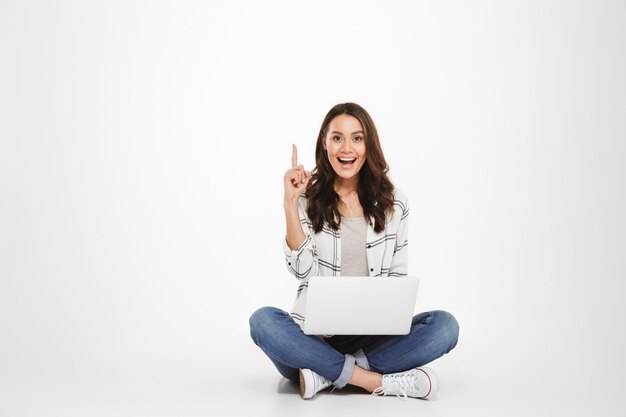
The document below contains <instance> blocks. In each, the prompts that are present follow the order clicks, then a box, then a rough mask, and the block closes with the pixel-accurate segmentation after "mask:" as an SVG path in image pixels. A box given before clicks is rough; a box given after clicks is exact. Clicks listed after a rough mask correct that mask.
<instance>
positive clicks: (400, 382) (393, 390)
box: [371, 375, 416, 400]
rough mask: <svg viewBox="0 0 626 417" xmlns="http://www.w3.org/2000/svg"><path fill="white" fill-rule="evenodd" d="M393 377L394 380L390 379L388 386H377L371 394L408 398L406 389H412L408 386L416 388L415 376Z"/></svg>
mask: <svg viewBox="0 0 626 417" xmlns="http://www.w3.org/2000/svg"><path fill="white" fill-rule="evenodd" d="M393 378H394V380H393V381H389V384H388V385H387V386H386V387H384V386H380V387H378V388H376V389H375V390H374V391H373V392H372V394H371V395H383V396H385V395H396V396H398V397H400V396H402V397H403V399H404V400H406V399H408V396H407V395H406V389H410V388H408V387H413V389H416V388H415V385H414V379H415V378H413V377H410V376H409V375H398V376H394V377H393ZM392 384H393V385H392ZM405 388H406V389H405Z"/></svg>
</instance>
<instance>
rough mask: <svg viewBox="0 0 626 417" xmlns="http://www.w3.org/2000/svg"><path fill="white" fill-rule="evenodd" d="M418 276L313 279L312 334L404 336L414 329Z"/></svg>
mask: <svg viewBox="0 0 626 417" xmlns="http://www.w3.org/2000/svg"><path fill="white" fill-rule="evenodd" d="M418 285H419V278H418V277H322V276H315V277H311V278H309V286H308V290H307V298H306V307H305V321H304V324H303V327H302V330H303V331H304V333H305V334H308V335H404V334H408V333H409V331H410V330H411V322H412V319H413V313H414V311H415V301H416V299H417V288H418Z"/></svg>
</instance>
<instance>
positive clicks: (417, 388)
mask: <svg viewBox="0 0 626 417" xmlns="http://www.w3.org/2000/svg"><path fill="white" fill-rule="evenodd" d="M437 391H439V381H438V379H437V374H435V372H434V371H433V370H432V369H430V368H427V367H425V366H424V367H421V368H415V369H411V370H409V371H405V372H398V373H396V374H387V375H383V384H382V386H380V387H378V388H376V390H374V392H372V395H397V396H403V397H404V398H407V397H413V398H419V399H422V400H426V399H434V398H435V396H436V395H437Z"/></svg>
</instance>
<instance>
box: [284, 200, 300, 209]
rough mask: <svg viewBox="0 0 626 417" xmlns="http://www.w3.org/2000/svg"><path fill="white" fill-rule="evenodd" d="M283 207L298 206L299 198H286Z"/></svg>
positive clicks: (291, 207)
mask: <svg viewBox="0 0 626 417" xmlns="http://www.w3.org/2000/svg"><path fill="white" fill-rule="evenodd" d="M283 207H285V209H293V208H296V209H297V208H298V198H295V199H293V198H292V199H289V198H285V199H284V200H283Z"/></svg>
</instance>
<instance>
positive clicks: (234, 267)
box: [0, 0, 626, 415]
mask: <svg viewBox="0 0 626 417" xmlns="http://www.w3.org/2000/svg"><path fill="white" fill-rule="evenodd" d="M625 21H626V4H625V3H624V2H623V1H547V2H543V1H509V2H499V1H479V2H463V1H451V2H408V1H407V2H394V1H392V2H385V3H384V4H383V3H379V2H373V1H368V2H363V1H347V2H341V3H336V2H331V1H322V2H314V3H298V2H290V1H272V2H248V1H241V2H226V1H223V2H194V1H177V2H173V1H172V2H169V1H157V2H151V1H140V0H135V1H129V2H127V1H116V2H98V1H86V2H83V1H56V2H46V1H33V2H18V1H7V0H3V1H0V413H1V412H2V409H3V407H5V412H8V410H10V411H12V413H13V415H16V414H19V413H18V412H17V411H19V410H20V409H21V408H20V407H22V406H24V404H26V403H27V398H28V395H27V394H26V393H25V392H26V391H25V390H26V389H27V388H26V387H29V388H28V389H31V388H32V387H36V386H38V384H41V386H44V385H45V384H50V383H52V384H62V383H63V382H62V381H65V380H78V381H84V382H85V384H88V383H89V382H90V381H91V380H92V379H94V378H112V380H115V379H116V378H126V377H128V378H130V377H131V376H132V375H149V376H153V377H154V378H157V379H158V378H164V379H166V378H170V377H172V376H173V375H174V376H175V375H178V376H179V377H185V376H190V375H191V376H196V377H198V378H200V377H201V375H206V374H209V373H214V372H216V370H228V371H229V372H236V373H238V375H240V377H241V378H246V377H247V375H248V373H247V372H246V367H245V366H243V365H240V363H241V358H246V357H248V358H250V357H253V358H254V360H255V361H257V360H258V361H264V360H265V359H264V358H263V357H262V354H261V353H260V351H258V349H256V347H254V346H253V345H252V343H251V341H250V340H249V337H248V327H247V319H248V316H249V315H250V314H251V313H252V311H254V309H256V308H257V307H260V306H262V305H276V306H279V307H282V308H285V309H288V308H289V307H290V306H291V302H292V299H293V296H294V294H295V289H296V285H297V283H296V282H295V280H294V279H293V278H291V277H290V276H289V275H288V273H287V271H286V269H285V267H284V264H283V257H282V252H281V241H282V239H283V234H284V224H283V223H284V219H283V213H282V175H283V173H284V171H285V170H286V169H287V168H289V163H290V151H291V148H290V147H291V143H296V144H297V145H298V147H299V150H300V159H301V161H302V162H303V163H304V164H305V166H306V167H307V168H308V169H311V168H312V167H313V162H314V155H313V152H314V144H315V136H316V134H317V130H318V129H319V125H320V123H321V121H322V118H323V116H324V115H325V113H326V112H327V111H328V109H329V108H330V107H331V106H332V105H334V104H336V103H338V102H342V101H355V102H357V103H360V104H361V105H363V106H364V107H365V108H366V109H368V110H369V112H370V113H371V115H372V117H373V118H374V121H375V122H376V123H377V126H378V128H379V131H380V136H381V140H382V144H383V149H384V151H385V154H386V156H387V160H388V162H389V164H390V166H391V177H392V180H393V181H394V182H395V183H396V185H397V186H399V187H401V188H402V189H403V190H404V191H405V192H406V193H407V194H408V196H409V199H410V203H411V217H410V245H409V247H410V264H409V265H410V272H411V273H412V274H415V275H419V276H421V277H422V287H421V292H420V295H419V298H418V300H419V303H418V304H419V305H418V309H419V310H423V309H431V308H442V309H447V310H449V311H451V312H453V313H454V314H455V315H456V316H457V318H458V320H459V322H460V323H461V339H460V343H459V347H458V349H457V351H456V352H455V355H453V356H450V359H449V360H446V361H441V363H440V367H441V369H443V371H445V370H446V369H454V374H455V375H461V376H463V378H464V379H463V380H464V381H469V380H471V381H477V380H484V381H496V384H497V383H498V381H501V380H502V379H503V378H504V376H505V375H506V378H507V379H509V380H511V379H512V380H514V381H522V382H523V381H532V379H533V378H534V377H535V376H536V375H537V372H539V371H541V372H544V373H543V374H542V375H543V376H544V377H542V381H541V384H543V385H542V387H543V386H545V387H553V388H555V389H559V390H566V391H568V392H573V393H576V394H580V395H585V390H586V389H587V388H588V387H587V386H586V385H585V384H580V383H577V382H576V378H577V375H579V370H580V368H581V366H584V367H587V366H590V367H591V368H592V369H593V371H592V372H593V375H594V378H595V377H597V378H598V380H599V381H604V382H606V383H607V384H608V385H609V386H611V381H613V382H615V383H617V381H618V378H620V379H619V380H621V376H623V374H624V372H626V365H625V364H626V361H625V360H624V359H623V357H622V352H623V351H625V350H626V341H625V335H624V329H626V309H625V308H624V306H623V303H622V298H623V296H624V295H623V294H624V292H625V291H626V284H625V283H624V281H625V279H626V261H625V259H626V216H625V215H624V213H626V193H625V190H626V168H624V160H625V159H626V122H625V120H626V118H625V117H624V116H625V114H626V77H625V76H624V74H626V54H625V53H624V51H625V50H626V49H625V48H626V25H624V22H625ZM268 363H269V362H268ZM263 369H264V371H266V372H273V371H272V370H270V369H269V366H268V367H267V368H263ZM255 372H257V371H255ZM46 381H47V382H46ZM211 383H213V382H211ZM217 383H219V382H218V381H216V382H215V384H217ZM598 395H600V394H598ZM598 398H600V399H604V397H598ZM607 398H608V397H607ZM604 400H606V401H609V402H611V401H616V400H615V399H604ZM3 404H4V405H3ZM615 404H617V403H615ZM620 404H621V402H620ZM619 407H621V408H619V409H620V410H621V411H624V408H623V406H621V405H620V406H619Z"/></svg>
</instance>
